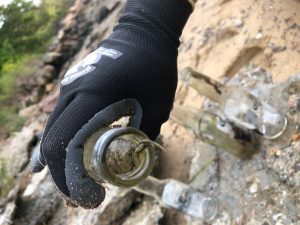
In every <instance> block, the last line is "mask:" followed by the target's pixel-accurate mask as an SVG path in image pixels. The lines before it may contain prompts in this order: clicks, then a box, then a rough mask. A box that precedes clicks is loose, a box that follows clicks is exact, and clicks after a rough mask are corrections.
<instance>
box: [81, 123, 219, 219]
mask: <svg viewBox="0 0 300 225" xmlns="http://www.w3.org/2000/svg"><path fill="white" fill-rule="evenodd" d="M154 148H159V149H161V150H162V149H163V148H162V147H161V146H160V145H158V144H157V143H155V142H152V141H151V140H149V138H148V137H147V136H146V135H145V134H144V133H143V132H141V131H140V130H138V129H135V128H130V127H124V128H104V129H101V130H99V131H98V132H96V133H95V134H93V135H92V136H91V137H90V138H89V139H88V140H87V141H86V142H85V144H84V154H83V162H84V167H85V169H86V171H87V174H88V175H89V176H90V177H91V178H93V179H94V180H95V181H96V182H97V183H99V184H103V183H105V182H106V183H110V184H112V185H115V186H120V187H132V188H133V189H134V190H136V191H138V192H141V193H144V194H146V195H150V196H152V197H154V198H155V199H157V200H158V201H159V202H160V203H161V204H162V205H163V206H165V207H169V208H173V209H176V210H178V211H182V212H184V213H186V214H188V215H191V216H194V217H197V218H201V219H202V220H204V221H210V220H211V219H213V218H214V217H215V216H216V214H217V206H218V204H217V202H216V200H215V199H213V198H211V197H208V196H206V195H204V194H201V193H200V192H197V191H196V190H194V189H192V188H191V187H189V186H188V185H186V184H183V183H181V182H179V181H176V180H173V179H166V180H159V179H156V178H154V177H151V176H149V175H150V173H151V172H152V170H153V167H154V164H155V153H154Z"/></svg>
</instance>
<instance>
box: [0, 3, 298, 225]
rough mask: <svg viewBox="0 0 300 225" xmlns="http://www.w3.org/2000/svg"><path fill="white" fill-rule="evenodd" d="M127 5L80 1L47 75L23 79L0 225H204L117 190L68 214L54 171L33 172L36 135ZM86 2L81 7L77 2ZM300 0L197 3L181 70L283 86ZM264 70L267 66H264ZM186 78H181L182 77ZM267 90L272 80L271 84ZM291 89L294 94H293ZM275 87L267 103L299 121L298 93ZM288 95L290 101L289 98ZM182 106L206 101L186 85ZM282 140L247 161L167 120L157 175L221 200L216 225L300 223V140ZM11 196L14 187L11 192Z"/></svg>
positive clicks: (46, 62)
mask: <svg viewBox="0 0 300 225" xmlns="http://www.w3.org/2000/svg"><path fill="white" fill-rule="evenodd" d="M124 2H125V1H118V0H103V1H96V0H86V1H82V4H75V5H74V7H72V8H71V9H70V12H69V14H68V15H67V17H66V18H65V20H64V21H63V26H62V28H61V29H60V31H59V34H58V35H57V38H56V40H55V42H54V43H53V45H52V46H51V47H50V48H49V51H48V52H47V53H46V54H45V55H44V57H43V59H42V61H41V67H40V70H38V71H37V72H36V73H35V74H33V75H32V77H31V79H30V80H26V81H20V85H21V86H22V90H23V91H22V105H23V109H22V110H21V111H20V115H21V116H23V117H25V118H26V119H27V120H26V121H27V122H26V124H25V126H24V127H23V129H22V130H21V131H20V132H17V133H16V134H15V135H14V136H12V137H10V138H9V139H6V140H1V141H0V142H1V145H0V158H4V159H5V161H6V162H7V164H8V167H9V171H10V172H7V173H6V179H5V182H6V183H7V187H8V188H7V190H1V191H2V192H4V191H6V192H7V195H6V196H5V197H3V198H2V199H0V224H1V225H4V224H5V225H6V224H12V223H13V224H22V225H23V224H26V225H27V224H32V225H36V224H51V225H52V224H53V225H54V224H55V225H57V224H72V225H73V224H88V225H92V224H101V225H102V224H123V225H124V224H125V225H129V224H130V225H131V224H146V225H152V224H153V225H155V224H160V225H165V224H166V225H169V224H170V225H171V224H172V225H173V224H179V225H185V224H186V225H202V224H203V223H202V222H201V221H199V220H197V219H195V218H192V217H189V216H186V215H184V214H182V213H178V212H176V211H174V210H170V209H165V208H162V207H161V206H160V205H159V204H158V203H157V202H156V201H155V200H154V199H152V198H150V197H147V196H143V195H141V194H139V193H137V192H135V191H132V190H123V189H117V188H116V189H111V190H109V194H108V196H107V197H106V200H105V203H103V204H102V205H101V207H99V208H98V209H96V210H91V211H87V210H84V209H80V208H79V209H78V208H77V209H73V208H67V207H66V206H64V205H63V203H62V201H61V200H60V199H59V197H58V196H57V194H56V193H55V191H54V189H53V185H52V183H51V180H50V179H49V176H48V173H47V171H46V170H44V171H43V172H42V173H40V174H35V175H33V174H31V173H30V172H29V169H28V162H29V157H30V154H31V152H32V149H33V147H34V145H36V139H37V137H36V135H37V134H38V133H39V132H41V130H42V129H43V126H44V124H45V122H46V119H47V115H48V114H49V112H51V110H52V109H53V107H54V105H55V102H56V100H57V97H58V94H59V80H60V79H61V77H62V76H63V74H64V73H65V72H66V70H67V69H68V68H69V67H70V66H71V65H73V64H75V63H76V62H78V61H79V60H80V59H81V58H82V57H84V56H85V55H86V54H87V53H89V52H91V51H92V50H93V49H95V48H96V46H97V44H98V43H99V41H100V40H101V39H103V38H105V37H106V36H107V35H109V33H110V32H111V30H112V28H113V26H114V24H115V23H116V22H117V18H118V16H119V15H120V13H121V11H122V9H123V6H124ZM77 3H79V1H77ZM299 10H300V2H299V1H296V0H286V1H275V0H265V1H255V0H251V1H249V0H248V1H246V0H239V1H238V0H211V1H207V0H198V3H197V5H196V9H195V11H194V13H193V14H192V16H191V17H190V19H189V22H188V24H187V26H186V28H185V30H184V33H183V35H182V38H181V40H182V45H181V47H180V54H179V61H178V66H179V70H180V71H181V70H182V69H183V68H184V67H186V66H190V67H193V68H194V69H195V70H197V71H199V72H202V73H204V74H207V75H209V76H211V77H213V78H215V79H218V80H220V81H226V82H228V81H229V82H232V83H234V84H238V85H240V86H242V85H243V86H244V87H245V88H248V89H249V90H255V85H254V86H253V85H252V86H251V85H249V84H253V83H256V81H257V80H264V81H265V83H270V82H271V80H272V79H273V81H274V82H275V83H279V82H284V81H286V80H287V79H288V78H289V77H291V76H293V75H295V74H296V73H298V72H299V70H300V61H299V59H300V46H299V45H300V37H299V35H300V17H299V16H297V13H298V12H299ZM262 68H263V69H262ZM179 77H181V76H179ZM265 85H267V84H265ZM293 92H294V93H293ZM283 93H285V92H281V91H275V92H274V91H273V92H272V93H271V94H268V93H267V94H266V93H265V95H264V96H263V98H264V99H265V100H266V101H269V102H270V103H271V104H275V105H277V104H279V106H278V107H279V108H280V109H281V110H282V111H283V112H285V113H286V115H288V118H289V122H290V124H295V123H296V122H299V117H296V116H295V115H296V114H295V110H296V109H295V110H292V108H293V104H294V103H293V99H294V97H293V96H294V95H295V93H296V94H297V93H300V85H299V86H297V85H296V87H294V90H290V91H287V93H286V95H283ZM282 96H285V97H282ZM176 102H177V103H179V104H182V105H184V106H185V107H186V108H191V107H193V108H196V109H200V108H201V105H202V102H203V97H202V96H200V95H199V94H197V92H196V91H195V90H193V89H192V88H189V87H188V86H187V85H186V83H185V82H183V81H180V82H179V85H178V90H177V96H176ZM291 129H292V131H291V132H289V133H287V134H285V135H284V138H283V139H280V140H278V141H273V142H263V143H262V145H261V147H260V148H259V149H258V150H259V151H258V153H257V154H255V155H254V156H253V157H252V158H251V159H250V160H240V159H238V158H236V157H234V156H232V155H230V154H228V153H227V152H224V151H222V150H220V149H216V148H215V147H212V146H210V145H207V144H205V143H203V142H202V141H201V140H199V138H197V137H196V136H195V134H194V133H193V132H191V131H190V130H189V129H186V128H184V127H183V126H181V125H179V124H178V123H176V122H174V121H172V120H169V121H168V122H167V123H166V124H164V126H163V128H162V142H163V146H164V147H165V148H166V149H167V151H166V152H164V153H163V154H162V155H161V157H160V163H159V165H158V166H159V173H158V172H157V171H156V172H155V175H156V176H157V177H159V178H169V177H172V178H175V179H178V180H180V181H183V182H186V183H189V184H190V185H191V186H193V187H194V188H195V189H197V190H199V191H201V192H205V193H207V194H210V195H212V196H215V197H216V198H218V200H219V202H220V210H219V215H218V216H217V218H216V219H215V220H214V221H212V222H211V224H214V225H217V224H218V225H221V224H224V225H232V224H237V225H245V224H259V225H268V224H269V225H271V224H276V225H280V224H284V225H285V224H286V225H290V224H294V225H298V224H300V213H299V212H300V191H299V190H300V181H299V180H300V136H299V134H298V133H297V130H296V128H295V127H292V128H291ZM10 190H11V191H10Z"/></svg>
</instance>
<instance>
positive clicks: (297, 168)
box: [294, 161, 300, 173]
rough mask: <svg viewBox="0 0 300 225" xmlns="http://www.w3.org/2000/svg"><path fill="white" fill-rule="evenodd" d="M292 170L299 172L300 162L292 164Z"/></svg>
mask: <svg viewBox="0 0 300 225" xmlns="http://www.w3.org/2000/svg"><path fill="white" fill-rule="evenodd" d="M294 170H295V172H296V173H297V172H299V171H300V161H298V162H296V163H295V164H294Z"/></svg>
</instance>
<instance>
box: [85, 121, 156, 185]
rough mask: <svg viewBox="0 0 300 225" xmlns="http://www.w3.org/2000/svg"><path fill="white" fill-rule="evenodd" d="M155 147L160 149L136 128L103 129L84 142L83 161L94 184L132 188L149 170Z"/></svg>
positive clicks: (152, 165) (153, 163) (152, 161)
mask: <svg viewBox="0 0 300 225" xmlns="http://www.w3.org/2000/svg"><path fill="white" fill-rule="evenodd" d="M155 147H158V148H160V149H162V147H161V146H160V145H158V144H157V143H155V142H153V141H151V140H150V139H149V138H148V137H147V136H146V135H145V134H144V133H143V132H141V131H140V130H138V129H135V128H131V127H123V128H104V129H101V130H99V131H98V132H96V133H94V134H93V135H92V136H91V137H89V138H88V140H87V141H86V142H85V144H84V154H83V162H84V166H85V169H86V171H87V173H88V174H89V176H90V177H92V178H93V179H94V180H95V181H96V182H97V183H100V184H101V183H103V182H108V183H110V184H113V185H115V186H119V187H132V186H134V185H136V184H138V183H139V182H140V181H142V180H143V179H145V178H146V177H147V176H149V175H150V173H151V172H152V170H153V168H154V165H155V152H154V151H155V150H154V148H155Z"/></svg>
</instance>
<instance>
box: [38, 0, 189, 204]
mask: <svg viewBox="0 0 300 225" xmlns="http://www.w3.org/2000/svg"><path fill="white" fill-rule="evenodd" d="M191 12H192V7H191V5H190V4H189V2H188V1H187V0H151V1H149V0H128V1H127V5H126V8H125V11H124V14H123V16H122V17H121V18H120V20H119V24H118V25H117V26H116V27H115V29H114V31H113V33H112V34H111V36H110V37H109V38H107V39H106V40H104V41H102V42H101V44H100V46H99V48H98V49H96V50H95V51H94V52H92V53H91V54H89V55H88V56H87V57H85V58H84V59H83V60H82V61H81V62H79V63H78V64H77V65H76V66H74V67H73V68H71V69H70V70H69V71H68V72H67V73H66V74H65V77H64V79H63V80H62V83H61V84H62V85H61V90H60V91H61V92H60V97H59V100H58V103H57V106H56V108H55V109H54V111H53V112H52V114H51V116H50V117H49V120H48V122H47V125H46V128H45V131H44V135H43V138H42V143H41V155H42V158H43V159H40V160H41V161H43V160H45V164H47V165H48V167H49V171H50V174H51V176H52V179H53V182H54V183H55V186H56V188H57V190H58V191H59V193H60V194H61V196H62V197H63V198H64V199H65V200H66V202H67V203H68V204H69V205H72V206H77V205H80V206H83V207H85V208H94V207H97V206H98V205H99V204H100V203H101V201H102V200H103V199H104V195H105V191H104V188H102V189H101V187H100V186H99V190H100V192H99V193H100V194H101V195H103V197H101V198H100V200H99V201H98V202H97V203H96V204H93V205H91V206H86V205H82V204H81V202H78V201H74V200H73V199H72V196H71V195H70V191H69V189H68V186H67V184H66V175H65V158H66V147H67V146H68V144H69V142H70V141H71V139H72V138H73V137H74V135H75V134H76V132H77V131H78V130H80V129H81V128H82V126H83V125H85V124H86V123H87V122H88V121H89V120H90V119H91V118H92V117H93V116H94V115H95V114H96V113H97V112H99V111H101V110H102V109H104V108H105V107H106V106H108V105H110V104H112V103H114V102H117V101H119V100H122V99H125V98H134V99H137V100H138V102H139V103H140V105H141V107H142V110H143V117H142V121H141V125H140V130H142V131H143V132H144V133H146V134H147V135H148V136H149V137H150V138H151V139H155V138H156V137H157V135H158V134H159V132H160V127H161V125H162V123H164V122H165V121H166V120H167V119H168V117H169V113H170V111H171V108H172V104H173V99H174V95H175V91H176V86H177V55H178V51H177V49H178V46H179V37H180V35H181V32H182V29H183V27H184V25H185V23H186V21H187V19H188V17H189V15H190V13H191Z"/></svg>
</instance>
